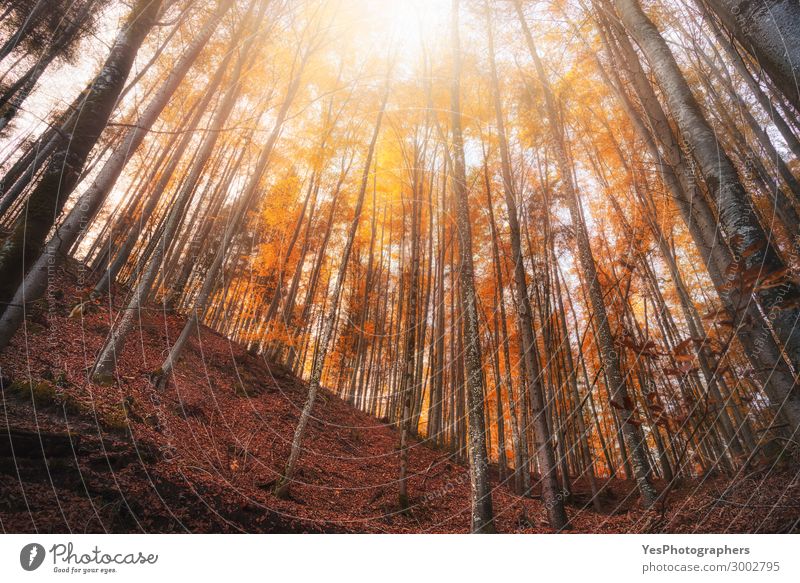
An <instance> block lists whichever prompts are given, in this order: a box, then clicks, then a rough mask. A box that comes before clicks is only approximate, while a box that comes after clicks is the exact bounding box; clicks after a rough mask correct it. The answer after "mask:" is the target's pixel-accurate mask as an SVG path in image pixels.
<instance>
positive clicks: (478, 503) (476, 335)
mask: <svg viewBox="0 0 800 583" xmlns="http://www.w3.org/2000/svg"><path fill="white" fill-rule="evenodd" d="M451 17H452V30H451V37H452V38H451V44H452V51H453V73H452V75H453V78H452V87H451V90H450V120H451V132H452V149H453V174H452V184H453V198H454V205H455V211H456V224H457V227H458V249H459V255H460V261H459V283H460V290H461V316H462V318H463V320H464V344H465V346H464V365H465V374H466V387H465V388H466V401H467V409H468V410H467V415H468V421H469V427H468V431H469V444H468V455H469V468H470V482H471V486H472V532H476V533H491V532H494V531H495V527H494V515H493V512H492V493H491V489H490V487H489V459H488V454H487V452H486V427H485V421H484V413H483V407H484V402H483V370H482V367H481V344H480V331H479V330H478V302H477V295H476V292H475V275H474V271H475V270H474V266H473V259H472V233H471V220H470V216H469V197H468V193H467V176H466V162H465V159H464V137H463V135H462V132H461V46H460V45H461V43H460V40H459V0H453V4H452V15H451Z"/></svg>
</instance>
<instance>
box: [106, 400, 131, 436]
mask: <svg viewBox="0 0 800 583" xmlns="http://www.w3.org/2000/svg"><path fill="white" fill-rule="evenodd" d="M99 417H100V425H101V426H102V427H103V428H104V429H106V430H108V431H114V432H118V433H125V432H127V431H128V416H127V415H126V414H125V409H124V408H123V406H122V405H119V406H117V407H115V408H114V409H112V410H111V411H109V412H107V413H105V414H103V415H100V416H99Z"/></svg>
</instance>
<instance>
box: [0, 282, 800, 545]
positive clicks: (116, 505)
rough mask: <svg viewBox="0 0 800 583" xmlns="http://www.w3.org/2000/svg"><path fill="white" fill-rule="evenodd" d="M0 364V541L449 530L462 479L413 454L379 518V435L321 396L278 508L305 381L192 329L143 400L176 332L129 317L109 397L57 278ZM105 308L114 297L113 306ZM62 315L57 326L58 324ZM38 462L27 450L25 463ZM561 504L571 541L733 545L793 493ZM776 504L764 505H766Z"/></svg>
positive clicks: (516, 515)
mask: <svg viewBox="0 0 800 583" xmlns="http://www.w3.org/2000/svg"><path fill="white" fill-rule="evenodd" d="M58 278H59V281H58V282H57V283H58V287H59V288H60V289H62V290H64V292H63V293H60V294H56V297H53V298H51V302H50V305H47V306H45V305H38V306H34V307H33V309H32V310H31V314H30V316H29V319H28V322H27V326H26V329H25V330H24V331H20V333H19V334H18V335H17V337H16V338H15V340H14V342H13V344H12V345H11V346H10V347H9V348H8V349H7V350H6V351H5V352H4V353H3V354H2V355H0V371H2V411H0V529H2V531H4V532H186V531H189V532H466V531H467V530H468V528H469V511H468V503H469V502H468V501H469V478H468V474H467V469H466V468H465V467H464V466H462V465H459V464H456V463H454V462H453V461H452V459H451V457H450V456H449V455H448V452H445V451H440V450H435V449H432V448H429V447H427V446H426V445H424V444H422V443H419V442H414V446H413V449H412V450H411V454H410V472H411V479H410V484H409V489H410V493H411V497H412V499H411V502H412V505H413V507H412V509H411V511H410V512H408V513H405V514H404V513H399V512H398V510H397V506H396V498H397V488H396V483H395V480H396V477H397V471H398V470H397V468H398V454H397V451H396V446H397V443H398V437H397V433H396V431H395V430H394V428H392V427H391V426H389V425H386V424H384V423H382V422H381V421H379V420H376V419H374V418H372V417H370V416H368V415H366V414H364V413H361V412H359V411H357V410H355V409H353V408H352V407H351V406H349V405H348V404H347V403H345V402H344V401H342V400H341V399H339V398H338V397H337V396H335V395H334V394H332V393H330V392H328V391H324V392H323V394H322V395H321V398H320V399H318V401H317V404H316V406H315V411H314V417H315V418H314V420H313V421H312V422H311V423H310V426H309V430H308V434H307V438H306V440H305V452H304V454H303V456H302V459H301V462H300V465H299V471H298V475H297V479H298V482H299V483H297V484H295V485H293V487H292V489H291V493H292V496H291V499H289V500H279V499H277V498H276V497H275V496H274V495H273V494H272V486H273V484H274V482H275V480H276V478H277V476H278V475H279V474H278V473H279V472H280V470H281V469H282V465H283V463H284V460H285V459H286V457H287V455H288V452H289V447H290V443H289V441H290V439H291V436H292V433H293V431H294V427H295V423H296V421H297V418H298V415H299V409H300V407H302V404H303V401H304V399H305V385H304V383H303V382H302V381H301V380H300V379H297V378H295V377H294V376H292V375H291V373H290V372H288V371H286V370H285V369H283V368H282V367H280V366H277V365H274V364H271V363H269V362H266V361H264V360H263V359H262V358H260V357H254V356H251V355H249V354H248V353H247V352H246V351H245V350H244V348H243V347H242V346H239V345H236V344H234V343H232V342H230V341H228V340H226V339H225V338H223V337H222V336H220V335H218V334H216V333H214V332H213V331H211V330H209V329H206V328H203V329H202V330H201V333H200V335H199V338H195V339H194V340H193V341H192V342H191V343H190V345H189V347H188V348H187V351H186V355H185V357H184V359H183V360H182V361H181V363H180V365H179V366H178V368H177V369H176V377H175V382H174V383H172V384H171V385H170V387H169V388H168V389H167V390H166V391H165V392H164V393H163V394H158V393H157V392H156V391H155V390H154V389H153V388H152V386H151V384H150V382H149V380H148V375H149V373H150V371H152V370H153V369H154V368H156V367H158V366H159V364H160V362H161V360H162V359H163V355H164V353H165V352H164V351H165V350H166V349H167V348H168V347H169V345H170V342H171V341H172V340H174V338H175V337H176V336H177V334H178V332H179V331H180V328H181V326H182V325H183V322H184V320H183V318H182V317H181V316H178V315H170V314H164V313H163V312H162V311H160V310H159V309H157V308H152V309H148V310H143V312H142V314H141V320H140V327H139V330H138V333H137V334H136V335H135V337H132V338H131V339H130V340H129V342H128V345H127V346H126V350H125V351H124V353H123V354H122V359H121V361H120V362H119V370H120V371H121V375H120V377H119V378H118V381H117V383H116V384H115V385H114V386H110V387H106V386H99V385H94V384H92V383H89V382H88V381H87V371H88V369H89V367H91V365H92V362H93V357H94V355H95V354H96V353H97V351H98V349H99V348H100V346H101V345H102V342H103V340H104V336H105V334H106V333H107V331H108V328H109V318H110V316H109V310H108V309H107V308H103V307H102V306H94V307H93V308H92V309H89V310H86V312H87V313H83V314H81V313H76V311H74V310H72V307H73V306H74V305H75V303H76V301H77V297H78V295H79V292H78V289H77V287H76V285H75V283H74V278H73V277H72V276H71V275H69V274H64V273H61V274H59V276H58ZM117 302H118V303H122V300H121V298H117ZM71 312H72V317H70V316H69V315H70V313H71ZM43 452H44V454H43ZM495 484H496V488H495V490H494V493H493V498H494V505H495V512H496V517H497V526H498V530H499V531H501V532H519V531H525V532H547V530H548V529H547V527H546V523H545V512H544V508H543V507H542V504H541V502H540V501H538V500H536V499H522V498H520V497H518V496H515V495H514V494H512V493H511V492H510V490H509V489H508V488H507V487H506V486H505V485H503V484H497V481H496V480H495ZM578 486H579V487H578V488H577V489H578V492H577V494H576V495H575V496H574V498H573V499H572V500H571V501H570V502H569V506H568V511H569V514H570V517H571V522H572V526H573V529H574V530H575V531H578V532H641V531H645V532H646V531H651V532H652V531H667V532H679V531H685V532H694V531H699V532H705V531H711V532H749V531H766V532H775V531H790V530H792V529H796V528H797V521H798V517H799V516H800V510H798V506H797V500H798V495H800V483H798V480H797V479H795V477H794V475H793V474H787V473H781V472H776V471H769V469H762V470H760V471H754V472H751V473H750V474H748V475H738V476H734V477H725V478H716V479H709V480H707V481H704V482H702V483H700V484H699V485H695V484H690V485H687V486H686V487H684V488H683V489H678V490H676V491H675V492H673V493H672V494H671V495H670V498H669V504H668V505H667V507H666V508H664V509H663V512H660V511H659V510H658V509H657V510H654V511H650V512H646V513H645V512H642V511H641V510H640V509H639V508H638V506H637V504H636V501H635V496H634V495H631V494H630V493H631V487H630V484H627V483H625V482H623V481H615V482H613V483H609V484H607V486H606V489H605V492H604V494H603V503H604V506H605V507H607V509H608V512H607V513H604V514H596V513H594V512H593V511H592V509H591V505H589V504H588V502H587V495H586V493H585V492H584V493H581V491H580V484H578ZM776 492H777V493H778V494H777V495H776Z"/></svg>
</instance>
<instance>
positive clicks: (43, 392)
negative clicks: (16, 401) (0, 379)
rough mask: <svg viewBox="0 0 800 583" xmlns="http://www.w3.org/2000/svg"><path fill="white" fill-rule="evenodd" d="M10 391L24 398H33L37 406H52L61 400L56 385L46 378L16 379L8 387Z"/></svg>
mask: <svg viewBox="0 0 800 583" xmlns="http://www.w3.org/2000/svg"><path fill="white" fill-rule="evenodd" d="M8 392H10V393H11V394H13V395H17V396H19V397H20V398H22V399H32V401H33V403H34V404H35V405H36V406H37V407H51V406H53V405H57V404H58V403H59V402H60V398H59V397H60V395H59V393H58V390H57V389H56V387H55V385H53V384H52V383H51V382H49V381H46V380H38V381H33V382H27V381H15V382H13V383H11V385H10V386H9V387H8Z"/></svg>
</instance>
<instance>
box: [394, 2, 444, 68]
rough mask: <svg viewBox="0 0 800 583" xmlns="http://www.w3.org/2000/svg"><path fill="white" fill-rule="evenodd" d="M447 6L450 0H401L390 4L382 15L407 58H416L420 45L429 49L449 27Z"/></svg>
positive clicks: (420, 48) (420, 49) (421, 47)
mask: <svg viewBox="0 0 800 583" xmlns="http://www.w3.org/2000/svg"><path fill="white" fill-rule="evenodd" d="M387 4H388V3H387ZM450 5H451V2H450V0H400V1H398V2H392V3H391V6H389V7H388V8H389V9H388V10H387V11H386V12H385V13H384V15H383V18H385V19H386V20H388V22H389V26H390V30H391V37H392V39H393V40H394V41H395V42H396V43H397V47H398V49H399V51H400V52H401V53H402V54H404V55H405V57H406V58H409V59H411V58H415V57H416V56H417V55H419V53H420V52H421V51H422V49H423V47H427V49H428V50H429V49H430V47H431V46H433V45H435V44H436V43H437V42H438V40H439V38H441V36H442V34H443V33H444V32H446V30H447V27H448V23H449V18H450Z"/></svg>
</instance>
